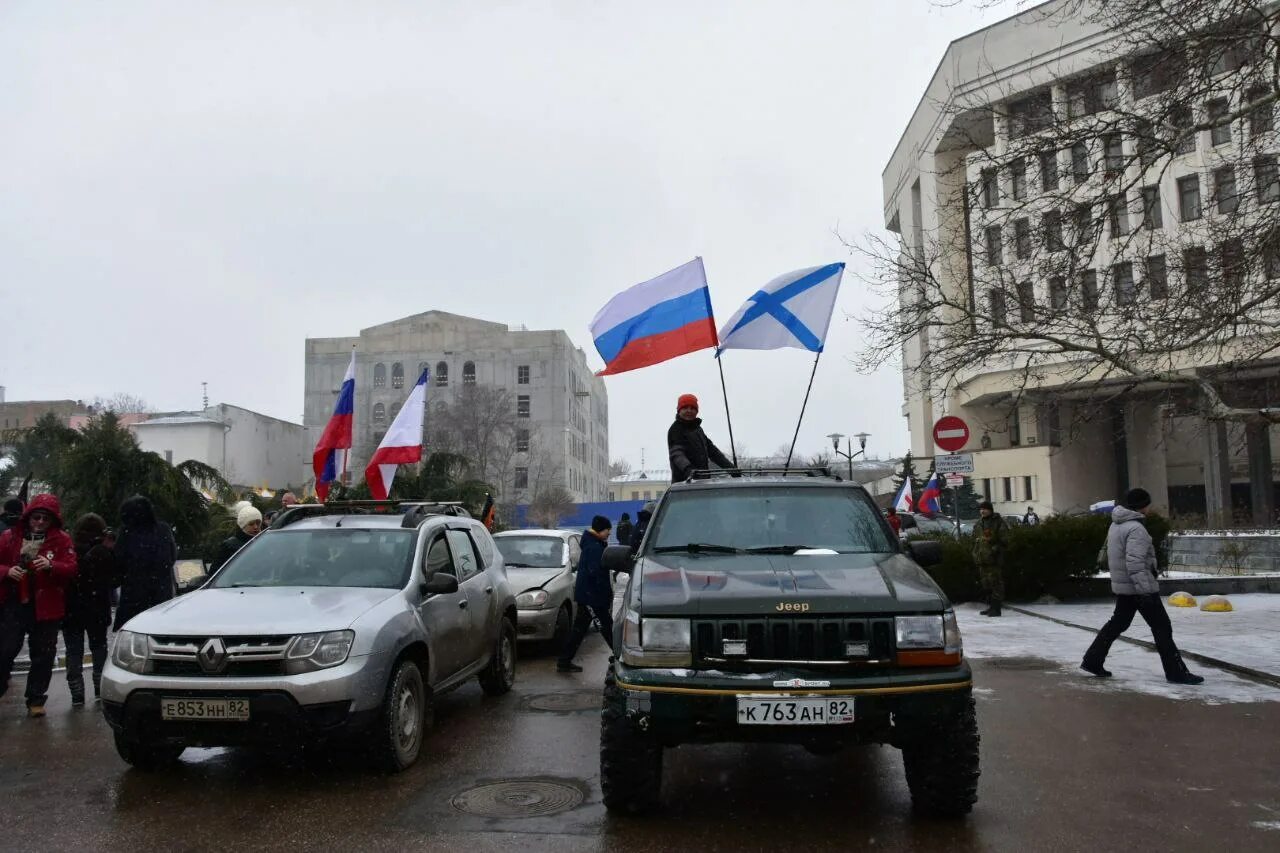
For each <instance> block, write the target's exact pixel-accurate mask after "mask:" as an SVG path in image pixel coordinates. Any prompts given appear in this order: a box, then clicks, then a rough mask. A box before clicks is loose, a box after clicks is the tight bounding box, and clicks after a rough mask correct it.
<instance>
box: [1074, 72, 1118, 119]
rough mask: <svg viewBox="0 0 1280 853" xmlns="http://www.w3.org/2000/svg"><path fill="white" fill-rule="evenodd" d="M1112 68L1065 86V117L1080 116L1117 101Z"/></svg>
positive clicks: (1111, 107)
mask: <svg viewBox="0 0 1280 853" xmlns="http://www.w3.org/2000/svg"><path fill="white" fill-rule="evenodd" d="M1118 94H1119V92H1118V90H1117V88H1116V73H1115V71H1114V70H1112V71H1107V72H1105V73H1102V74H1095V75H1092V76H1090V77H1088V78H1086V79H1084V80H1079V81H1077V82H1075V83H1071V84H1069V85H1068V86H1067V118H1073V119H1075V118H1080V117H1082V116H1087V115H1093V114H1094V113H1097V112H1101V111H1102V110H1109V109H1114V108H1115V106H1116V105H1117V104H1118V103H1119V97H1118Z"/></svg>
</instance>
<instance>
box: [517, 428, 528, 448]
mask: <svg viewBox="0 0 1280 853" xmlns="http://www.w3.org/2000/svg"><path fill="white" fill-rule="evenodd" d="M528 452H529V431H528V430H527V429H518V430H516V453H528Z"/></svg>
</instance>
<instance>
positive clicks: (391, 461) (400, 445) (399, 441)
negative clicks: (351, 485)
mask: <svg viewBox="0 0 1280 853" xmlns="http://www.w3.org/2000/svg"><path fill="white" fill-rule="evenodd" d="M430 372H431V371H429V370H427V369H426V368H423V370H422V375H421V376H419V377H418V383H417V384H416V385H414V386H413V390H412V391H410V392H409V399H408V400H405V402H404V408H403V409H401V410H400V413H399V414H398V415H396V419H395V420H394V421H392V422H391V428H390V429H388V430H387V434H386V435H384V436H383V437H382V442H381V443H380V444H379V445H378V449H377V450H375V451H373V456H372V457H370V459H369V466H368V467H367V468H365V469H364V481H365V482H366V483H368V484H369V494H370V495H371V496H372V497H373V499H374V500H376V501H385V500H386V499H387V496H388V494H389V493H390V492H391V481H392V480H394V479H395V478H396V468H397V467H398V466H400V465H411V464H413V463H414V462H418V461H420V460H421V459H422V427H423V419H424V418H425V417H426V413H427V377H428V376H429V374H430Z"/></svg>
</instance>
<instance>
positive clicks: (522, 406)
mask: <svg viewBox="0 0 1280 853" xmlns="http://www.w3.org/2000/svg"><path fill="white" fill-rule="evenodd" d="M516 417H517V418H527V417H529V395H528V394H518V395H516Z"/></svg>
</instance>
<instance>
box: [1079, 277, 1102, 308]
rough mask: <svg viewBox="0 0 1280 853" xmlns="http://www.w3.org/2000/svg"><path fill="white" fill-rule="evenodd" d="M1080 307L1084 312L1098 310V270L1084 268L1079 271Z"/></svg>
mask: <svg viewBox="0 0 1280 853" xmlns="http://www.w3.org/2000/svg"><path fill="white" fill-rule="evenodd" d="M1080 307H1082V308H1084V310H1085V311H1086V312H1092V311H1096V310H1098V272H1097V270H1085V271H1084V272H1082V273H1080Z"/></svg>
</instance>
